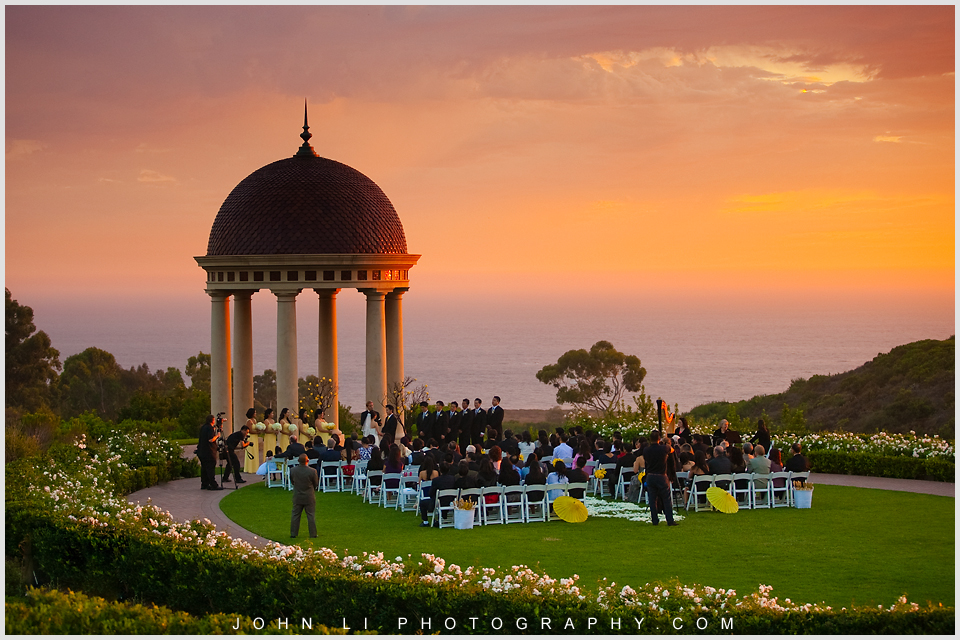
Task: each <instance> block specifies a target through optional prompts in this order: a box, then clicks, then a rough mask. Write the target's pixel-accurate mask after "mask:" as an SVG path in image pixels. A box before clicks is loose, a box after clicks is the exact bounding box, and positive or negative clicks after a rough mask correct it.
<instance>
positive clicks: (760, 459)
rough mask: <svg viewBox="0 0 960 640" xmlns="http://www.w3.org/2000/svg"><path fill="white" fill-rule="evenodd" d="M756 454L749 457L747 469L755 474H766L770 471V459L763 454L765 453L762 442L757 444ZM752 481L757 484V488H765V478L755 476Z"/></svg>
mask: <svg viewBox="0 0 960 640" xmlns="http://www.w3.org/2000/svg"><path fill="white" fill-rule="evenodd" d="M755 452H756V454H757V455H756V456H755V457H753V458H751V459H750V462H749V463H748V464H747V471H749V472H750V473H756V474H757V475H767V474H768V473H770V468H771V466H772V465H771V463H770V459H769V458H767V457H766V456H764V455H763V454H765V453H766V451H764V449H763V445H762V444H758V445H757V447H756V449H755ZM753 483H754V484H755V485H756V486H757V488H758V489H766V488H767V480H766V478H755V479H754V481H753Z"/></svg>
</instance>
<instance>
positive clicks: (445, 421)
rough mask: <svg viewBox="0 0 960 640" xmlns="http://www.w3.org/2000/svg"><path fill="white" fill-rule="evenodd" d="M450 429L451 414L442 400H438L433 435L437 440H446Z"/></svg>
mask: <svg viewBox="0 0 960 640" xmlns="http://www.w3.org/2000/svg"><path fill="white" fill-rule="evenodd" d="M449 431H450V414H449V413H448V412H447V410H446V409H445V408H444V404H443V401H442V400H437V411H436V413H434V414H433V437H434V438H436V439H437V442H446V441H447V436H448V435H449Z"/></svg>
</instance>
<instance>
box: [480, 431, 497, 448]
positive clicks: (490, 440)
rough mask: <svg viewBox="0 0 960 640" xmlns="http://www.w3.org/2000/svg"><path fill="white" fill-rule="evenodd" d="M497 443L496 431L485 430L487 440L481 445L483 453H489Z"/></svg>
mask: <svg viewBox="0 0 960 640" xmlns="http://www.w3.org/2000/svg"><path fill="white" fill-rule="evenodd" d="M497 443H498V441H497V430H496V429H487V439H486V440H484V441H483V444H482V445H481V446H482V447H483V450H484V451H490V449H492V448H493V446H494V445H496V444H497Z"/></svg>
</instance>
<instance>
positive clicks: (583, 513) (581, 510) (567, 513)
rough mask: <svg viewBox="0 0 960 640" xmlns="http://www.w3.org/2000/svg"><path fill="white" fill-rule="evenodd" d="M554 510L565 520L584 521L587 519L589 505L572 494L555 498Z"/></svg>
mask: <svg viewBox="0 0 960 640" xmlns="http://www.w3.org/2000/svg"><path fill="white" fill-rule="evenodd" d="M553 510H554V511H556V512H557V515H558V516H560V519H561V520H563V521H564V522H583V521H584V520H586V519H587V507H586V506H584V504H583V503H582V502H580V501H579V500H577V499H576V498H571V497H570V496H560V497H559V498H557V499H556V500H554V501H553Z"/></svg>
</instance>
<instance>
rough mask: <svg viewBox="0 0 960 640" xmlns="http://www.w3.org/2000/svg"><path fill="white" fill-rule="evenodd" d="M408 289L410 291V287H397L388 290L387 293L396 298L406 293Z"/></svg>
mask: <svg viewBox="0 0 960 640" xmlns="http://www.w3.org/2000/svg"><path fill="white" fill-rule="evenodd" d="M407 291H410V287H397V288H396V289H394V290H393V291H388V292H387V295H388V296H392V297H394V298H399V297H400V296H402V295H403V294H405V293H406V292H407Z"/></svg>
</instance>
